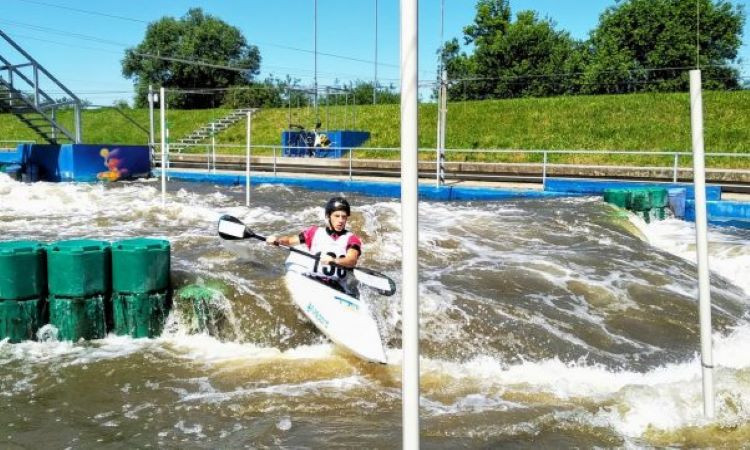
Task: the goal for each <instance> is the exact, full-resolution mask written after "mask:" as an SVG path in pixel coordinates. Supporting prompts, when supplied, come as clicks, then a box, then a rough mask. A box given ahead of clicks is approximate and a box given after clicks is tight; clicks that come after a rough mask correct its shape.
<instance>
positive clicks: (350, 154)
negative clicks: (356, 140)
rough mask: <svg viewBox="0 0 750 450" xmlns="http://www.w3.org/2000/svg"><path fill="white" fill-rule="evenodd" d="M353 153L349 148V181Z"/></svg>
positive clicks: (350, 178)
mask: <svg viewBox="0 0 750 450" xmlns="http://www.w3.org/2000/svg"><path fill="white" fill-rule="evenodd" d="M353 153H354V149H353V148H350V149H349V181H352V154H353Z"/></svg>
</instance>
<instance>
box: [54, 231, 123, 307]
mask: <svg viewBox="0 0 750 450" xmlns="http://www.w3.org/2000/svg"><path fill="white" fill-rule="evenodd" d="M110 267H111V255H110V245H109V242H105V241H95V240H90V239H76V240H69V241H58V242H55V243H52V244H50V245H49V246H48V247H47V287H48V289H49V293H50V294H51V295H54V296H56V297H58V298H59V297H70V298H82V297H89V296H92V295H100V294H105V293H108V292H109V291H110V287H111V281H110V280H111V276H110Z"/></svg>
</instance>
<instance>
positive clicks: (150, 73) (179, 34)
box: [122, 8, 260, 108]
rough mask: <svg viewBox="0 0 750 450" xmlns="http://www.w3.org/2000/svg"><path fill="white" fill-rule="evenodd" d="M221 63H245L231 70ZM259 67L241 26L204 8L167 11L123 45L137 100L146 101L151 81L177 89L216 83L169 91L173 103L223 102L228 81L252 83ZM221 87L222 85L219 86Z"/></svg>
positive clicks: (182, 105) (256, 54)
mask: <svg viewBox="0 0 750 450" xmlns="http://www.w3.org/2000/svg"><path fill="white" fill-rule="evenodd" d="M219 66H230V67H237V68H241V69H240V70H236V69H235V70H231V69H225V68H221V67H219ZM259 68H260V52H259V51H258V48H257V47H256V46H254V45H250V44H248V43H247V41H246V40H245V38H244V37H243V36H242V33H241V32H240V31H239V29H237V28H235V27H233V26H230V25H228V24H227V23H225V22H223V21H222V20H219V19H217V18H215V17H213V16H211V15H208V14H204V13H203V10H201V9H200V8H193V9H190V10H188V12H187V14H186V15H185V16H183V17H182V18H181V19H179V20H178V19H174V18H172V17H163V18H162V19H160V20H158V21H156V22H153V23H151V24H149V26H148V28H147V30H146V36H145V38H144V39H143V41H142V42H141V43H140V44H138V46H137V47H135V48H130V49H127V50H126V51H125V58H124V59H123V61H122V73H123V75H124V76H125V77H127V78H132V79H133V80H134V82H135V87H136V99H135V103H136V106H137V107H143V106H145V105H146V103H147V97H146V94H147V92H148V85H149V84H153V85H154V86H164V87H166V88H177V89H191V88H193V89H202V88H203V89H205V88H208V89H216V90H213V91H208V92H210V94H209V95H205V94H184V95H183V94H176V93H171V94H169V98H168V101H169V102H170V106H172V107H176V108H206V107H213V106H219V105H220V104H221V103H222V102H223V97H224V94H225V91H223V90H222V89H224V88H227V87H230V86H243V85H249V84H250V83H251V81H252V79H253V77H254V76H255V75H257V74H258V72H259ZM217 88H218V89H217Z"/></svg>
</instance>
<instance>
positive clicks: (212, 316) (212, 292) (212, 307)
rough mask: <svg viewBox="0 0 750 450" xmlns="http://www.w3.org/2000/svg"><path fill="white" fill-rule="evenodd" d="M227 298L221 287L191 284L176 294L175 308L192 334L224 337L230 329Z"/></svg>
mask: <svg viewBox="0 0 750 450" xmlns="http://www.w3.org/2000/svg"><path fill="white" fill-rule="evenodd" d="M222 300H224V301H226V297H225V294H224V289H223V288H222V286H220V285H218V284H217V285H213V286H206V285H202V284H190V285H187V286H184V287H182V288H180V289H179V290H178V291H177V292H176V293H175V302H174V303H175V304H174V308H175V310H176V311H177V314H178V317H179V318H180V320H181V322H183V325H184V326H185V327H187V328H188V330H189V331H190V332H191V333H208V334H209V335H210V336H215V337H220V336H224V335H225V334H226V332H227V329H228V328H230V325H229V321H230V318H229V316H228V310H227V306H226V304H225V303H224V301H222Z"/></svg>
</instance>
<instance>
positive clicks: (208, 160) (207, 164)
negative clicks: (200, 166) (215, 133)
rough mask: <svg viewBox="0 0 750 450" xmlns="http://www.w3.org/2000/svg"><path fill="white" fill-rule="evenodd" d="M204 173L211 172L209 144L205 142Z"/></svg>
mask: <svg viewBox="0 0 750 450" xmlns="http://www.w3.org/2000/svg"><path fill="white" fill-rule="evenodd" d="M206 173H211V146H210V145H208V144H206Z"/></svg>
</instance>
